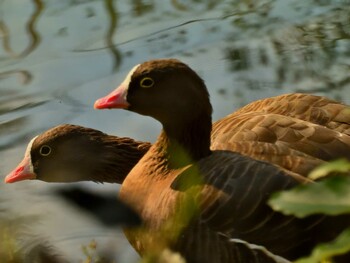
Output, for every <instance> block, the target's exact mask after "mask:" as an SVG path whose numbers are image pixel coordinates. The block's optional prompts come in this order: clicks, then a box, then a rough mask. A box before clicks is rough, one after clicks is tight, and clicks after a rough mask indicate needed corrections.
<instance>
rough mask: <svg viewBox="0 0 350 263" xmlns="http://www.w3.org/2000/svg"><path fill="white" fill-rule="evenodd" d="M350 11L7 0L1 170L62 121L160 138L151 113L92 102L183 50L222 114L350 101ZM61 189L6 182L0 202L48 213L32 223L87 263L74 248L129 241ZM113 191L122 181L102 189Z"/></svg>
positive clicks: (283, 3) (285, 1) (0, 24)
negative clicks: (305, 100) (62, 196)
mask: <svg viewBox="0 0 350 263" xmlns="http://www.w3.org/2000/svg"><path fill="white" fill-rule="evenodd" d="M349 6H350V2H349V1H346V0H342V1H340V0H339V1H336V0H332V1H316V0H310V1H299V0H266V1H255V2H254V1H229V0H226V1H225V0H221V1H215V0H206V1H179V0H171V1H162V0H151V1H142V0H133V1H113V0H104V1H96V0H74V1H73V0H65V1H54V0H47V1H43V0H32V1H22V2H21V3H19V2H18V1H10V0H3V1H1V2H0V17H1V19H0V42H1V47H0V94H1V96H0V150H1V153H0V154H1V156H0V158H1V160H2V162H0V174H1V175H2V176H3V177H4V176H5V175H6V173H7V172H8V171H10V170H11V169H12V168H13V167H14V166H15V165H16V164H17V162H18V161H19V160H20V159H21V158H22V155H23V152H24V149H25V147H26V144H27V142H28V141H29V140H30V139H31V138H32V137H33V136H34V135H36V134H38V133H41V132H42V131H44V130H45V129H48V128H50V127H52V126H55V125H58V124H60V123H74V124H79V125H85V126H89V127H92V128H97V129H100V130H103V131H105V132H109V133H113V134H117V135H120V136H130V137H134V138H136V139H139V140H151V141H153V140H155V138H156V135H157V134H158V132H159V129H160V126H159V124H158V123H156V122H154V121H153V120H150V119H148V118H143V117H140V116H137V115H136V114H132V113H129V112H126V111H109V112H98V111H94V110H93V108H92V105H93V102H94V100H95V99H96V98H98V97H100V96H102V95H104V94H106V93H107V92H108V91H110V90H112V89H113V88H114V87H115V86H116V85H117V83H119V82H120V81H121V80H122V79H123V78H124V76H125V74H126V72H127V71H128V70H129V69H130V68H131V67H132V66H133V65H135V64H137V63H140V62H141V61H145V60H148V59H151V58H160V57H176V58H178V59H181V60H183V61H184V62H186V63H188V64H189V65H190V66H191V67H192V68H193V69H195V70H196V71H197V72H198V73H199V74H200V75H201V76H202V77H203V79H204V80H205V81H206V83H207V85H208V88H209V89H210V93H211V98H212V103H213V107H214V109H215V111H214V119H218V118H219V117H221V116H224V115H226V114H228V113H230V112H232V111H233V110H234V109H236V108H237V107H239V106H242V105H244V104H246V103H248V102H250V101H252V100H255V99H259V98H262V97H268V96H274V95H279V94H281V93H286V92H311V93H314V94H320V95H327V96H329V97H333V98H336V99H340V100H343V101H344V102H346V103H348V104H350V92H349V85H350V84H349V81H350V74H349V73H350V70H349V66H350V37H349V36H350V24H349V22H348V21H349V20H350V8H349ZM86 185H87V186H88V187H92V188H94V189H95V188H96V187H97V186H95V185H94V184H86ZM56 186H57V185H52V184H50V185H48V184H45V183H39V182H23V183H20V184H18V185H4V184H2V183H0V191H1V192H0V193H1V194H0V198H1V197H3V196H7V197H8V198H9V201H8V202H7V203H6V207H7V209H10V210H14V211H15V212H16V213H17V214H19V215H28V214H33V213H38V214H42V213H43V214H45V219H42V220H41V224H39V225H36V224H34V225H33V226H32V227H33V228H34V230H36V231H38V232H39V233H40V234H43V233H44V235H46V236H47V238H48V239H49V240H50V241H52V242H54V245H55V246H56V245H57V246H58V249H59V250H61V251H63V252H64V253H65V254H67V255H69V257H71V258H75V259H81V253H80V252H77V251H79V249H80V245H81V244H88V243H89V242H90V240H91V237H94V236H98V237H100V238H101V239H100V242H104V241H106V240H108V241H110V242H112V241H111V240H113V242H114V241H115V240H116V239H118V240H121V236H122V235H121V234H120V233H119V232H116V234H115V233H114V232H113V233H110V234H106V233H109V232H107V230H105V229H103V228H101V227H97V226H96V224H95V222H94V221H93V220H91V219H90V218H86V217H85V216H82V215H80V214H78V213H76V212H75V210H73V209H69V208H67V207H66V206H65V205H64V204H63V203H62V202H61V201H60V200H57V198H53V197H48V196H47V195H45V194H44V196H43V193H46V192H47V191H50V190H48V189H51V188H52V187H56ZM106 188H112V189H114V188H115V186H108V185H107V186H100V187H99V189H100V190H101V191H102V190H105V189H106ZM118 233H119V234H118ZM112 236H113V238H114V239H111V238H112ZM103 237H104V238H103ZM120 242H124V244H126V242H125V240H123V241H120ZM105 243H108V242H107V241H106V242H105ZM122 250H124V249H122ZM129 251H132V250H129ZM130 253H132V252H130ZM122 254H124V253H122ZM122 261H123V260H122ZM123 262H128V261H127V260H126V261H123Z"/></svg>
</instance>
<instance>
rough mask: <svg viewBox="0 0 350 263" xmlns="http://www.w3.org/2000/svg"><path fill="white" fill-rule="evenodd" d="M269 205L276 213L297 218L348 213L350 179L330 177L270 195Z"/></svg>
mask: <svg viewBox="0 0 350 263" xmlns="http://www.w3.org/2000/svg"><path fill="white" fill-rule="evenodd" d="M269 205H270V206H271V207H272V208H273V209H274V210H276V211H280V212H282V213H284V214H293V215H295V216H297V217H305V216H308V215H311V214H316V213H325V214H328V215H338V214H342V213H350V178H349V177H332V178H328V179H325V180H323V181H320V182H317V183H314V184H308V185H300V186H298V187H295V188H294V189H291V190H289V191H283V192H278V193H275V194H273V195H272V197H271V198H270V200H269Z"/></svg>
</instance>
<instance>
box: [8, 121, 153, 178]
mask: <svg viewBox="0 0 350 263" xmlns="http://www.w3.org/2000/svg"><path fill="white" fill-rule="evenodd" d="M150 145H151V144H150V143H147V142H139V141H135V140H133V139H130V138H123V137H117V136H110V135H107V134H105V133H103V132H101V131H98V130H94V129H90V128H86V127H82V126H77V125H70V124H63V125H59V126H56V127H54V128H53V129H50V130H48V131H46V132H44V133H42V134H40V135H38V136H36V137H34V138H33V139H32V140H31V142H30V143H29V144H28V146H27V150H26V152H25V156H24V158H23V160H22V162H21V163H20V164H19V165H18V166H17V168H16V169H14V170H13V171H12V172H11V173H10V174H9V175H7V176H6V178H5V182H6V183H14V182H18V181H22V180H27V179H36V180H41V181H45V182H66V183H68V182H79V181H94V182H99V183H103V182H106V183H122V182H123V181H124V178H125V176H126V175H127V174H128V173H129V171H130V170H131V168H132V167H133V166H134V165H135V164H136V163H137V162H138V161H139V160H140V158H141V157H142V156H143V155H144V154H145V153H146V151H147V150H148V149H149V147H150Z"/></svg>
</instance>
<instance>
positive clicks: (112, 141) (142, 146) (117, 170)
mask: <svg viewBox="0 0 350 263" xmlns="http://www.w3.org/2000/svg"><path fill="white" fill-rule="evenodd" d="M103 143H104V151H103V153H102V156H101V157H98V158H99V159H100V162H99V164H98V165H97V166H96V167H95V168H94V169H93V173H92V177H93V178H91V180H92V181H95V182H101V183H103V182H106V183H118V184H122V183H123V181H124V179H125V177H126V176H127V175H128V173H129V172H130V171H131V169H132V168H133V167H134V166H135V165H136V164H137V163H138V161H139V160H140V159H141V158H142V156H143V155H144V154H145V153H146V152H147V151H148V149H149V148H150V147H151V144H150V143H148V142H139V141H134V140H132V139H130V138H115V137H113V136H109V137H107V138H106V139H105V140H104V141H103Z"/></svg>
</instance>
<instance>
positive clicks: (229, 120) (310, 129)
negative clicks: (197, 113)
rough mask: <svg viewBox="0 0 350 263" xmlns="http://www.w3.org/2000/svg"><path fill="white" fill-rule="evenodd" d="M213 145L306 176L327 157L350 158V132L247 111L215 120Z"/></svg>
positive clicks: (213, 147)
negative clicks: (341, 131)
mask: <svg viewBox="0 0 350 263" xmlns="http://www.w3.org/2000/svg"><path fill="white" fill-rule="evenodd" d="M212 149H215V150H231V151H236V152H239V153H241V154H244V155H247V156H250V157H252V158H255V159H259V160H264V161H267V162H270V163H273V164H275V165H278V166H280V167H283V168H284V169H287V170H290V171H293V172H296V173H299V174H301V175H304V176H306V175H307V174H308V173H309V172H310V171H311V170H312V169H313V168H315V167H317V166H318V165H319V164H322V163H323V162H324V161H329V160H333V159H337V158H341V157H346V158H348V159H349V160H350V136H349V135H346V134H344V133H340V132H338V131H335V130H331V129H330V128H327V127H325V126H322V125H319V124H315V123H312V122H308V121H304V120H300V119H297V118H293V117H289V116H283V115H279V114H273V113H263V112H246V113H242V114H231V115H229V116H227V117H225V118H223V119H221V120H219V121H217V122H216V123H214V124H213V131H212Z"/></svg>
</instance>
